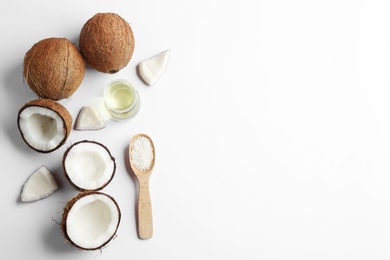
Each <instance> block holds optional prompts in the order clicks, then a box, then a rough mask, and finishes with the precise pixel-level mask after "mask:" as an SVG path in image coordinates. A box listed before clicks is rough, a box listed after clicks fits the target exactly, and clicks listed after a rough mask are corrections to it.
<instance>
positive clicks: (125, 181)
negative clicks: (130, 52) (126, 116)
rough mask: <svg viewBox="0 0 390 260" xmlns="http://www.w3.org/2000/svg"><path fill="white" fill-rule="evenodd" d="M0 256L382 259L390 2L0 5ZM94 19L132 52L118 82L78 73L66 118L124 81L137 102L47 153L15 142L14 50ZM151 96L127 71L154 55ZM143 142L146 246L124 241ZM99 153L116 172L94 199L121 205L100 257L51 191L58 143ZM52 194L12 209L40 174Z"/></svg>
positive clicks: (130, 232)
mask: <svg viewBox="0 0 390 260" xmlns="http://www.w3.org/2000/svg"><path fill="white" fill-rule="evenodd" d="M0 8H1V10H2V16H1V18H0V19H1V27H0V28H1V29H0V30H1V31H0V32H1V35H2V45H1V46H2V48H1V49H0V57H1V63H0V75H1V76H0V78H1V87H0V91H1V92H0V98H1V102H0V103H1V111H2V113H1V118H0V119H1V122H2V127H1V129H0V138H1V146H2V148H1V157H0V158H2V159H1V163H2V165H3V170H2V176H3V181H2V185H1V187H2V188H1V195H2V196H0V204H1V206H2V214H1V215H0V223H2V225H1V232H0V236H1V237H0V238H1V241H2V242H1V246H0V248H1V250H0V256H1V258H2V259H40V260H45V259H54V258H55V259H170V260H173V259H299V260H303V259H317V260H318V259H355V260H356V259H377V260H379V259H389V258H390V250H389V243H390V188H389V187H390V163H389V159H390V120H389V118H390V78H389V75H390V62H389V60H390V24H389V17H390V6H389V4H388V2H387V1H384V0H383V1H376V0H361V1H353V0H337V1H336V0H330V1H309V0H306V1H303V0H297V1H287V0H284V1H282V0H279V1H271V0H269V1H265V0H264V1H255V0H253V1H249V0H248V1H205V0H198V1H174V0H171V1H156V0H154V1H151V0H146V1H107V0H104V1H103V0H85V1H75V0H71V1H61V2H59V1H48V0H46V1H43V0H34V1H27V0H25V1H20V0H15V1H2V2H1V4H0ZM97 12H116V13H118V14H120V15H121V16H123V17H124V18H125V19H126V20H127V21H128V22H129V23H130V24H131V26H132V28H133V30H134V34H135V39H136V48H135V52H134V56H133V58H132V60H131V62H130V64H129V65H128V66H127V67H126V68H125V69H123V70H122V71H120V72H119V73H118V74H116V75H105V74H102V73H99V72H96V71H94V70H92V69H88V70H87V73H86V75H85V79H84V81H83V83H82V85H81V87H80V88H79V90H78V91H77V92H76V93H75V94H74V96H73V98H72V99H71V100H68V101H66V102H63V103H64V104H65V105H66V107H67V108H68V109H69V111H70V112H71V114H72V115H73V116H74V117H76V116H77V113H78V111H79V110H80V108H81V107H82V106H86V105H90V104H96V102H98V101H99V100H100V99H101V97H102V93H103V89H104V87H105V86H106V84H108V82H110V81H112V80H114V79H116V78H126V79H128V80H129V81H131V82H132V83H133V84H134V85H135V86H136V87H137V89H138V91H139V93H140V97H141V102H142V106H141V109H140V111H139V113H138V114H137V116H136V117H135V118H133V119H132V120H129V121H126V122H113V121H110V122H107V126H106V128H104V129H102V130H99V131H97V132H80V131H79V132H78V131H73V132H72V133H71V135H70V137H69V140H68V142H67V144H66V145H65V146H63V147H62V148H60V149H59V150H57V151H56V152H53V153H51V154H48V155H42V154H38V153H36V152H34V151H32V150H31V149H29V148H27V146H26V145H25V144H24V143H23V141H22V139H21V137H20V135H19V132H18V130H17V126H16V116H17V112H18V110H19V108H20V107H21V106H22V105H23V104H24V103H26V102H27V101H29V100H31V99H34V98H35V95H34V94H33V92H32V91H31V90H30V89H29V88H28V87H27V86H26V85H25V84H24V83H23V80H22V62H23V57H24V54H25V52H27V51H28V49H29V48H30V47H31V46H32V45H33V44H34V43H35V42H37V41H39V40H41V39H43V38H46V37H53V36H56V37H67V38H68V39H70V40H72V41H75V42H77V39H78V34H79V31H80V30H81V27H82V26H83V24H84V23H85V22H86V21H87V19H89V18H90V17H92V16H93V15H94V14H95V13H97ZM166 49H170V50H171V56H170V61H169V65H168V68H167V71H166V73H165V74H164V75H163V76H162V77H161V79H160V80H159V82H158V83H157V84H156V85H155V86H152V87H149V86H146V85H145V84H144V83H143V82H142V81H141V80H140V79H139V78H138V77H137V74H136V69H135V68H136V65H137V64H138V63H139V62H140V61H142V60H144V59H145V58H149V57H151V56H153V55H155V54H157V53H159V52H161V51H163V50H166ZM140 132H145V133H147V134H148V135H150V136H151V138H152V139H153V141H154V143H155V147H156V165H155V170H154V172H153V175H152V177H151V184H150V185H151V187H150V188H151V197H152V204H153V216H154V236H153V238H152V239H151V240H147V241H142V240H139V239H138V238H137V232H136V225H135V201H136V185H135V179H134V178H133V177H132V176H130V175H129V174H128V169H129V165H128V161H127V149H128V143H129V142H130V139H131V137H132V136H134V135H135V134H137V133H140ZM82 139H92V140H96V141H100V142H102V143H103V144H105V145H106V146H107V147H108V148H109V149H110V150H111V152H112V154H113V155H114V156H115V157H116V159H117V164H118V168H117V174H116V176H115V177H114V179H113V181H112V182H111V183H110V184H109V185H108V186H107V187H106V188H105V189H104V190H103V191H104V192H106V193H107V194H110V195H112V196H113V197H115V198H116V200H117V201H118V203H119V205H120V206H121V210H122V221H121V224H120V227H119V230H118V234H117V235H118V236H117V237H116V239H115V240H114V241H112V242H111V243H110V245H109V246H108V247H107V248H105V249H104V250H103V251H102V253H100V252H99V251H95V252H84V251H78V250H76V249H74V248H72V247H71V246H70V245H68V244H66V243H65V242H64V239H63V237H62V235H61V233H60V231H59V227H58V225H57V224H56V223H55V221H53V219H54V220H56V221H60V219H61V212H62V208H63V206H64V202H66V201H67V200H69V199H70V198H71V197H72V196H73V195H75V194H76V193H75V191H74V190H73V189H72V188H71V187H70V185H69V184H68V183H67V182H66V181H65V180H64V177H63V173H62V169H61V159H62V154H63V152H64V151H65V149H66V147H67V146H69V145H70V144H71V143H74V142H76V141H79V140H82ZM42 164H44V165H46V166H47V167H48V168H49V169H50V170H51V171H53V172H54V174H55V176H56V178H57V180H58V182H59V184H60V187H59V190H57V191H56V192H55V193H54V194H53V195H51V196H50V197H48V198H46V199H44V200H42V201H38V202H35V203H29V204H22V203H20V202H19V201H20V199H19V196H20V192H21V188H22V186H23V183H24V181H25V180H26V179H27V178H28V176H29V175H30V174H31V173H32V172H33V171H34V170H36V169H37V168H38V167H39V166H40V165H42Z"/></svg>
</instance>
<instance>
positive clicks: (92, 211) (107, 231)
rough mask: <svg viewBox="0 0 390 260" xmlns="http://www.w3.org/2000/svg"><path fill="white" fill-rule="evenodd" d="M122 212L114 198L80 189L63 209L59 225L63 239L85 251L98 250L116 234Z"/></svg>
mask: <svg viewBox="0 0 390 260" xmlns="http://www.w3.org/2000/svg"><path fill="white" fill-rule="evenodd" d="M120 219H121V212H120V209H119V206H118V204H117V202H116V201H115V200H114V198H113V197H111V196H109V195H107V194H104V193H101V192H88V191H87V192H82V193H79V194H78V195H76V197H74V198H73V199H72V200H70V201H69V202H68V203H67V205H66V206H65V208H64V213H63V215H62V222H61V228H62V231H63V233H64V236H65V238H66V239H67V240H68V241H69V242H70V243H71V244H72V245H74V246H76V247H78V248H80V249H84V250H95V249H100V248H102V247H103V246H105V245H106V244H107V243H109V242H110V241H111V239H112V238H113V237H114V236H115V234H116V232H117V230H118V226H119V223H120Z"/></svg>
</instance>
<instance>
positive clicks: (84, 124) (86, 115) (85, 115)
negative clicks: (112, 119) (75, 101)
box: [74, 107, 106, 130]
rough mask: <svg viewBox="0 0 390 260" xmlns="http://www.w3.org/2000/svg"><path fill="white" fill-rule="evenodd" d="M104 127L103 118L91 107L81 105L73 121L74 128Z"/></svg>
mask: <svg viewBox="0 0 390 260" xmlns="http://www.w3.org/2000/svg"><path fill="white" fill-rule="evenodd" d="M104 127H106V125H105V123H104V121H103V119H102V118H101V117H100V115H99V113H98V112H97V111H96V110H95V109H94V108H93V107H82V108H81V110H80V112H79V115H78V116H77V120H76V123H75V127H74V128H75V129H76V130H99V129H103V128H104Z"/></svg>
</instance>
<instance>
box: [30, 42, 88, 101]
mask: <svg viewBox="0 0 390 260" xmlns="http://www.w3.org/2000/svg"><path fill="white" fill-rule="evenodd" d="M84 73H85V62H84V59H83V57H82V56H81V54H80V51H79V50H78V48H77V47H76V45H75V44H74V43H72V42H71V41H69V40H68V39H66V38H47V39H44V40H41V41H39V42H37V43H36V44H34V45H33V46H32V47H31V49H30V50H29V51H28V52H27V53H26V55H25V57H24V68H23V76H24V79H25V81H26V82H27V84H28V85H29V86H30V88H31V89H32V90H33V91H34V92H35V93H36V94H37V95H38V96H39V97H40V98H48V99H53V100H60V99H63V98H68V97H70V96H71V95H72V94H73V93H74V92H75V91H76V90H77V89H78V88H79V86H80V84H81V82H82V80H83V78H84Z"/></svg>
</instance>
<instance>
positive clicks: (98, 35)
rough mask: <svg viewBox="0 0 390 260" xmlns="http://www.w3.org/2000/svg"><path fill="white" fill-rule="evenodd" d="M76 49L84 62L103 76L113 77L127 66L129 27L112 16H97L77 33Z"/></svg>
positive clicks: (130, 45)
mask: <svg viewBox="0 0 390 260" xmlns="http://www.w3.org/2000/svg"><path fill="white" fill-rule="evenodd" d="M79 46H80V50H81V53H82V55H83V56H84V58H85V61H86V62H87V63H88V64H89V65H91V67H93V68H94V69H96V70H98V71H100V72H104V73H110V74H113V73H116V72H118V71H119V70H121V69H122V68H124V67H126V66H127V64H128V63H129V61H130V59H131V57H132V55H133V52H134V35H133V31H132V30H131V27H130V25H129V23H128V22H127V21H126V20H125V19H123V18H122V17H120V16H119V15H117V14H115V13H98V14H96V15H94V16H93V17H92V18H90V19H89V20H88V21H87V22H86V23H85V24H84V26H83V28H82V30H81V32H80V41H79Z"/></svg>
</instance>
